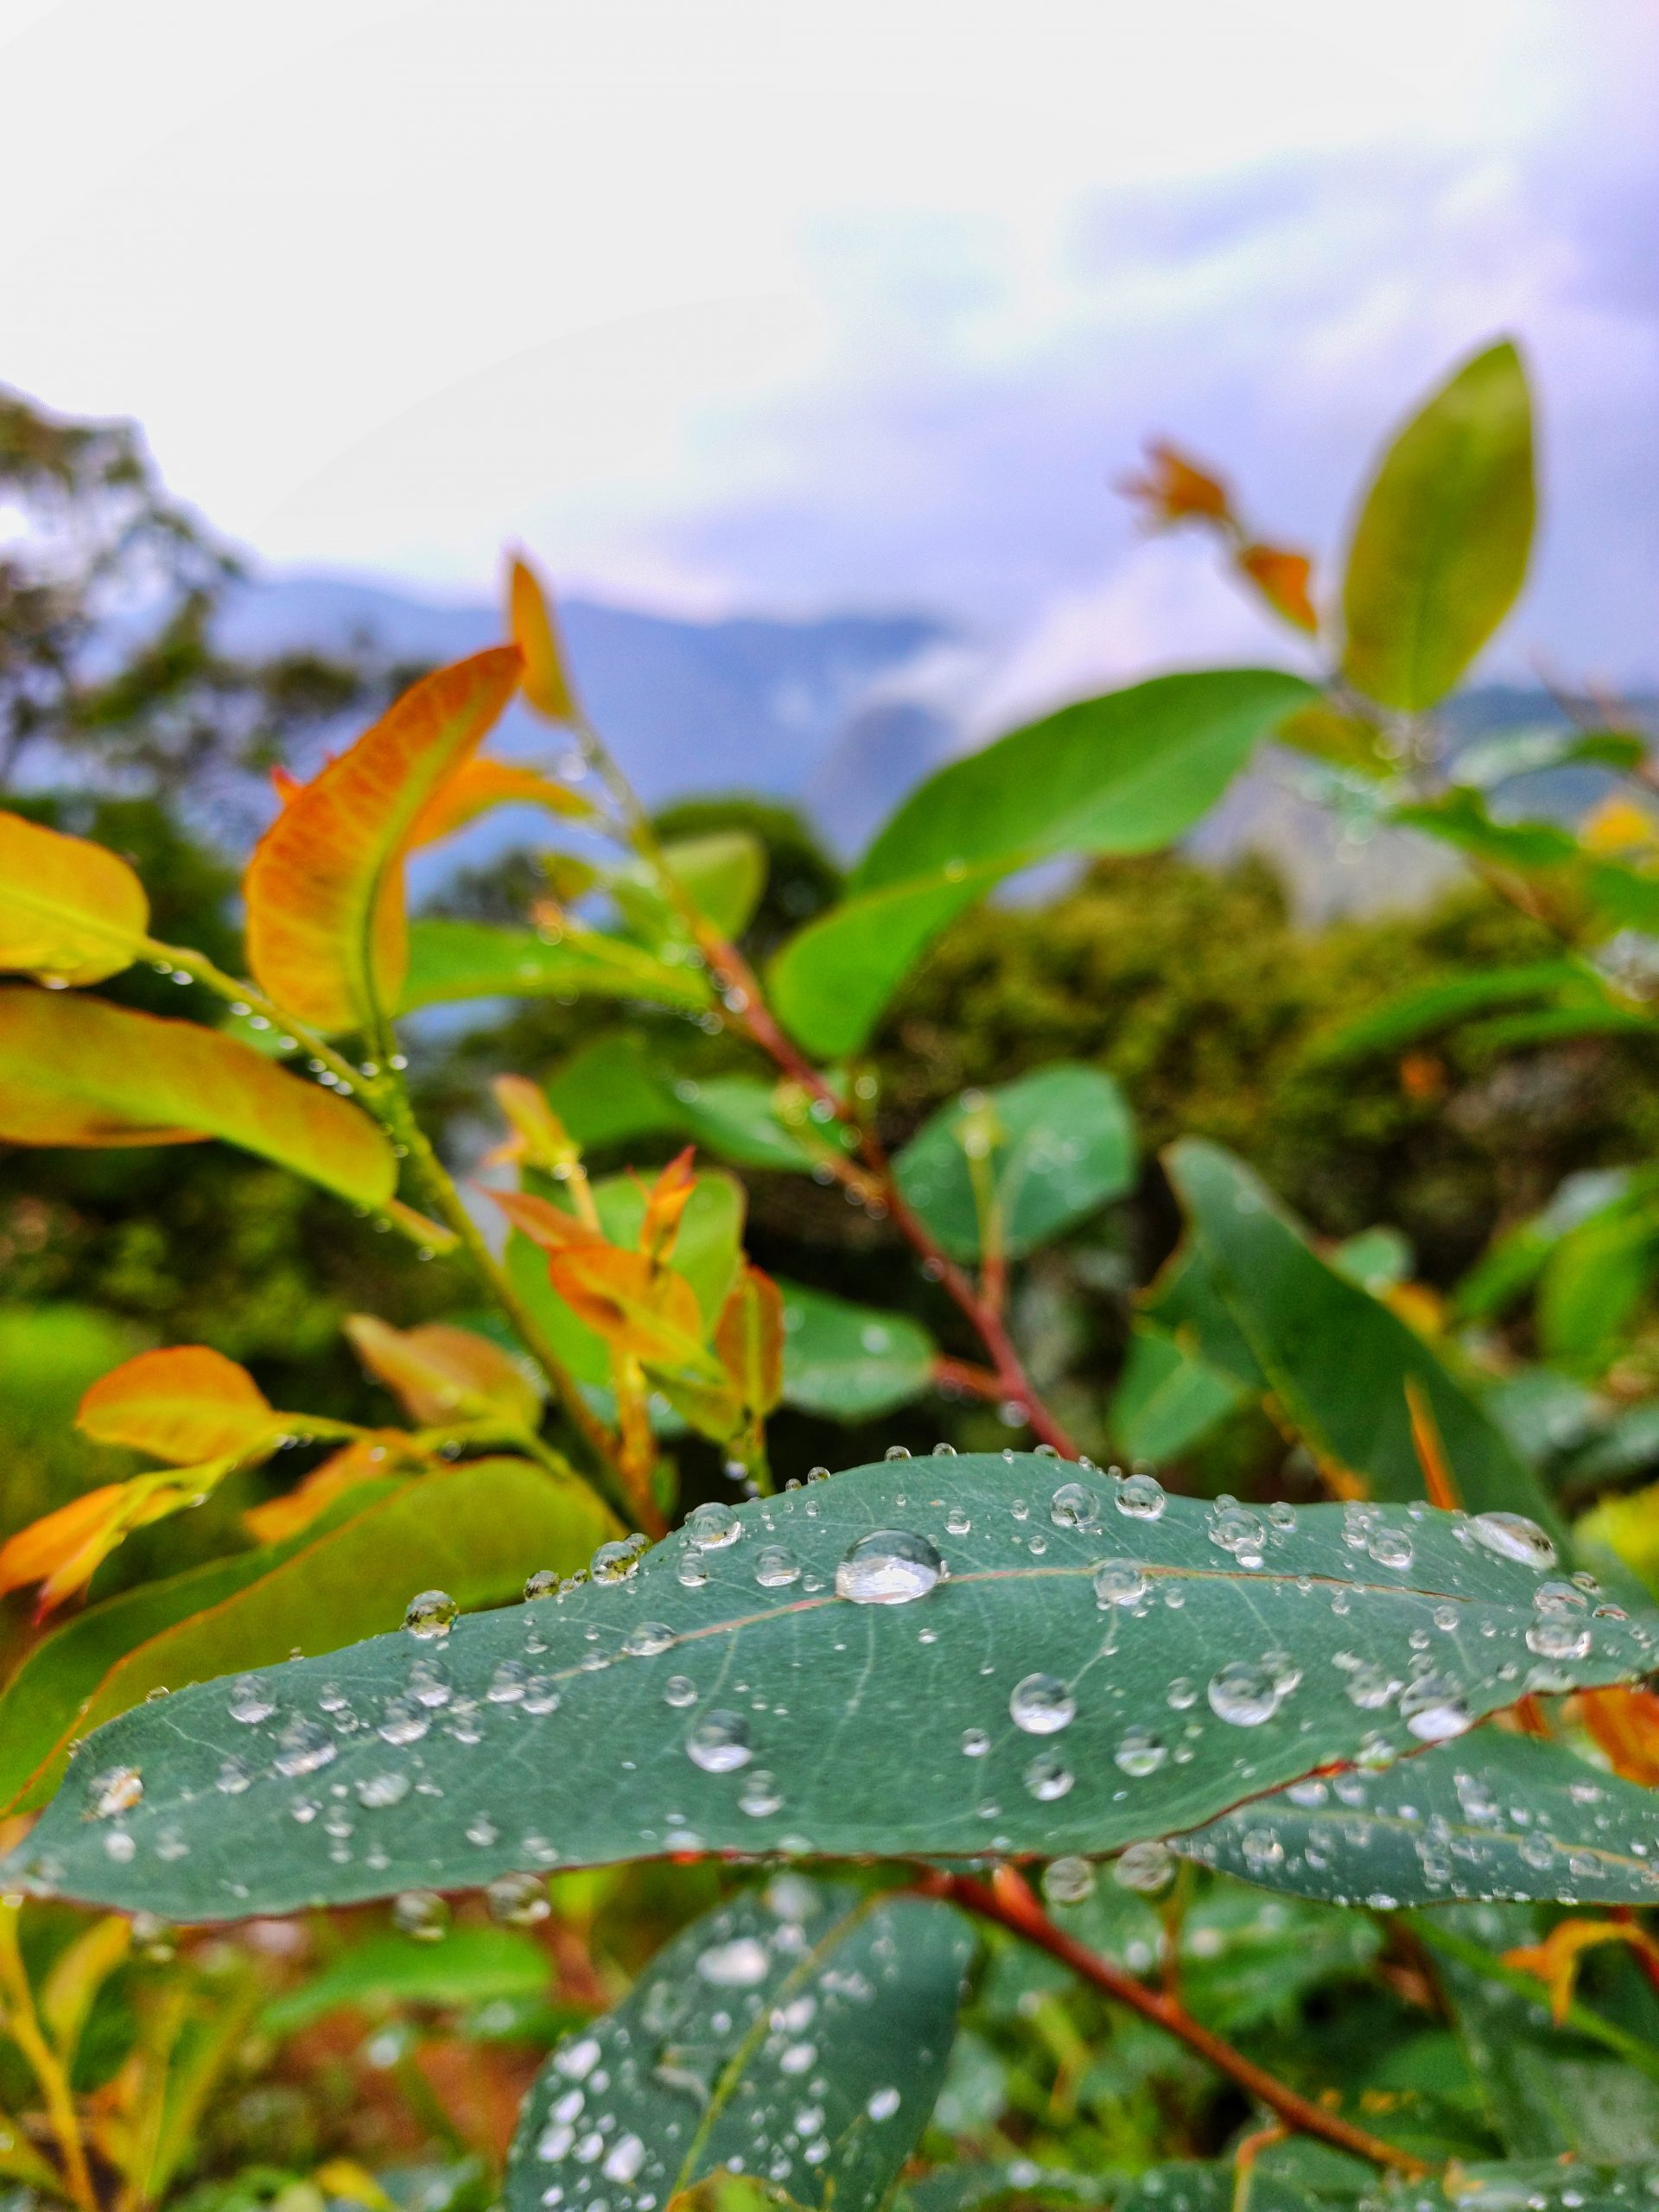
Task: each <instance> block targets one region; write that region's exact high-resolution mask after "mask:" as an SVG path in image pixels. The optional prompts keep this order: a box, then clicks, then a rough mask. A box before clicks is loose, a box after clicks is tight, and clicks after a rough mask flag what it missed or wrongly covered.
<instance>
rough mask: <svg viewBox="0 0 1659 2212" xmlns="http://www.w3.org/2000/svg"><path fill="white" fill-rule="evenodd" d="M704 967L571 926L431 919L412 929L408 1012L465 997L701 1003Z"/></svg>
mask: <svg viewBox="0 0 1659 2212" xmlns="http://www.w3.org/2000/svg"><path fill="white" fill-rule="evenodd" d="M490 998H507V999H526V998H612V999H639V1000H643V1001H645V1002H646V1003H648V1004H651V1005H654V1006H671V1007H688V1008H692V1009H696V1008H697V1007H704V1006H707V1005H708V1003H709V984H708V981H707V979H706V977H705V976H703V974H702V970H701V969H696V968H691V967H685V966H678V967H677V966H674V965H672V964H671V963H669V962H667V961H665V960H659V959H658V958H657V957H656V956H655V955H654V954H653V953H650V952H647V951H645V950H644V949H643V947H641V946H639V945H637V944H629V943H628V942H627V941H626V938H615V937H605V936H602V935H601V933H600V932H599V931H597V930H575V929H573V930H570V931H567V932H566V934H565V935H564V936H563V937H561V938H556V939H552V940H550V939H549V938H545V937H541V936H538V935H537V932H536V931H534V930H515V929H506V928H504V927H502V926H501V925H499V923H495V922H467V921H447V920H428V921H419V922H412V923H411V924H410V931H409V972H408V974H407V976H405V977H404V988H403V991H402V995H401V996H400V998H399V1001H398V1011H399V1013H400V1014H412V1013H414V1012H416V1010H417V1009H418V1008H419V1007H424V1006H447V1005H450V1004H452V1003H454V1001H457V1000H461V999H490Z"/></svg>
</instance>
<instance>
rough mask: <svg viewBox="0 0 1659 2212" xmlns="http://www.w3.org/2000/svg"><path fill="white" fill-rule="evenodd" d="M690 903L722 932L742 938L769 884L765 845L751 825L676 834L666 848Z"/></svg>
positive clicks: (665, 854)
mask: <svg viewBox="0 0 1659 2212" xmlns="http://www.w3.org/2000/svg"><path fill="white" fill-rule="evenodd" d="M663 858H664V860H665V861H667V862H668V864H669V866H670V868H672V869H673V871H674V873H675V874H676V875H677V876H678V878H679V879H680V881H681V882H682V883H683V885H684V887H685V888H686V890H687V891H688V892H689V893H690V896H691V901H692V904H693V905H694V906H696V909H697V911H698V912H699V913H701V914H702V917H703V918H704V920H705V921H707V922H709V923H712V924H713V925H714V927H715V929H716V930H717V931H719V933H720V934H721V937H724V938H735V937H741V935H742V934H743V931H745V930H746V929H747V927H748V925H749V918H750V917H751V915H752V914H753V912H754V910H755V908H756V907H757V906H759V905H760V894H761V893H762V892H763V891H764V890H765V889H766V847H765V846H764V845H763V844H762V843H761V842H760V839H759V838H758V837H756V836H752V835H751V833H750V832H749V831H748V830H747V829H718V830H715V831H713V832H711V833H710V834H709V836H706V837H678V838H676V839H674V840H673V841H672V842H671V843H669V844H666V845H664V848H663Z"/></svg>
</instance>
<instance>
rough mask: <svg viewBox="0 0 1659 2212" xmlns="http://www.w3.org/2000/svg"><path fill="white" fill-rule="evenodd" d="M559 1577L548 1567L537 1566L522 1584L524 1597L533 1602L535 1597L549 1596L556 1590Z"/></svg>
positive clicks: (554, 1593)
mask: <svg viewBox="0 0 1659 2212" xmlns="http://www.w3.org/2000/svg"><path fill="white" fill-rule="evenodd" d="M558 1586H559V1578H558V1574H557V1573H556V1570H555V1569H554V1568H552V1567H537V1570H536V1572H535V1573H534V1574H532V1575H531V1577H530V1579H529V1580H528V1581H526V1583H525V1584H524V1597H525V1599H526V1600H527V1601H531V1602H533V1601H534V1600H535V1599H537V1598H551V1597H553V1596H554V1595H556V1592H557V1590H558Z"/></svg>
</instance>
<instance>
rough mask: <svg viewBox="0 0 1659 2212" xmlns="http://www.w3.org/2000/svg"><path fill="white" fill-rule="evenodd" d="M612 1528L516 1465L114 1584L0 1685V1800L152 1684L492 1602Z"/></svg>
mask: <svg viewBox="0 0 1659 2212" xmlns="http://www.w3.org/2000/svg"><path fill="white" fill-rule="evenodd" d="M614 1534H615V1528H614V1525H613V1522H612V1521H611V1519H610V1516H609V1515H608V1514H607V1512H606V1510H605V1509H604V1507H603V1506H601V1504H600V1503H599V1502H598V1500H597V1499H596V1498H595V1497H593V1495H592V1494H591V1493H590V1492H589V1491H586V1490H584V1489H582V1488H580V1487H579V1486H577V1485H576V1484H573V1483H559V1482H555V1481H553V1480H552V1479H550V1478H549V1477H548V1476H547V1475H545V1474H543V1472H542V1471H541V1470H540V1468H538V1467H535V1466H532V1465H531V1463H530V1462H529V1461H528V1460H527V1459H474V1460H469V1461H467V1462H466V1463H465V1464H464V1465H460V1466H457V1467H453V1468H446V1469H444V1470H443V1471H441V1472H439V1473H436V1474H431V1475H423V1476H421V1477H419V1478H416V1479H414V1480H412V1481H410V1482H405V1483H396V1484H394V1483H390V1482H387V1481H385V1480H384V1479H377V1480H375V1481H372V1482H370V1483H366V1484H361V1485H359V1487H358V1488H356V1489H355V1490H353V1491H350V1492H349V1493H348V1494H347V1495H346V1497H345V1498H343V1499H342V1500H341V1501H340V1504H339V1506H338V1507H337V1508H336V1509H335V1510H334V1511H333V1512H332V1513H330V1514H328V1515H327V1516H323V1517H322V1518H321V1519H319V1520H318V1521H316V1522H314V1523H313V1524H312V1526H311V1527H310V1528H309V1529H306V1530H305V1531H303V1533H302V1534H301V1535H296V1536H295V1537H293V1538H291V1539H289V1541H287V1542H285V1543H282V1544H273V1545H268V1546H266V1547H264V1548H263V1549H261V1550H258V1551H251V1552H244V1553H240V1554H238V1555H236V1556H235V1557H233V1558H231V1559H226V1560H213V1561H212V1562H210V1564H209V1565H207V1566H206V1567H197V1568H194V1569H193V1570H191V1571H190V1572H188V1573H184V1574H180V1575H175V1576H173V1577H171V1578H170V1579H169V1580H167V1581H164V1582H156V1583H147V1584H144V1585H143V1586H140V1587H139V1588H137V1589H136V1590H130V1591H127V1592H123V1593H122V1594H121V1595H120V1596H118V1597H115V1598H111V1599H107V1600H106V1601H105V1603H104V1604H103V1605H93V1606H92V1607H90V1608H89V1609H88V1610H87V1611H86V1612H84V1613H80V1614H78V1615H76V1616H75V1617H74V1618H73V1619H71V1620H69V1621H67V1622H66V1623H65V1624H64V1625H63V1626H62V1627H61V1628H60V1629H57V1630H54V1633H53V1634H52V1635H50V1636H48V1637H44V1638H42V1640H41V1642H40V1643H37V1644H36V1645H35V1648H34V1649H33V1650H31V1651H30V1652H29V1656H27V1658H26V1659H25V1660H24V1661H23V1662H22V1665H21V1666H20V1667H19V1668H18V1669H17V1671H16V1674H14V1675H12V1677H11V1679H10V1681H9V1682H8V1683H7V1684H6V1687H5V1689H4V1692H3V1694H0V1809H4V1810H6V1811H16V1810H28V1809H31V1808H34V1807H35V1806H36V1805H40V1804H43V1803H44V1802H45V1801H46V1798H47V1796H48V1795H49V1793H50V1791H51V1790H52V1789H53V1788H54V1785H55V1784H56V1783H57V1781H58V1780H59V1778H60V1776H61V1774H62V1771H63V1766H64V1762H65V1759H66V1758H67V1754H68V1745H69V1744H70V1742H71V1741H72V1740H73V1738H76V1737H79V1736H81V1735H83V1734H85V1732H86V1730H87V1729H88V1728H89V1727H92V1726H97V1725H98V1724H99V1722H101V1721H105V1720H107V1719H111V1717H112V1716H113V1715H115V1714H117V1713H125V1712H127V1711H128V1710H129V1709H130V1707H133V1706H135V1705H138V1704H141V1703H142V1702H143V1700H144V1699H145V1698H146V1697H148V1696H149V1693H150V1692H151V1691H152V1690H157V1689H163V1688H176V1687H177V1686H178V1685H179V1684H181V1683H183V1682H188V1681H202V1680H205V1679H206V1678H207V1677H208V1676H210V1675H229V1674H236V1673H239V1672H242V1671H244V1670H245V1669H251V1668H256V1667H267V1666H270V1665H273V1664H274V1663H276V1662H278V1661H281V1660H285V1659H286V1658H287V1657H288V1656H289V1653H290V1652H292V1651H294V1650H296V1649H297V1650H301V1651H311V1652H327V1651H333V1650H335V1649H338V1648H339V1647H340V1645H341V1644H344V1643H350V1642H352V1641H353V1639H354V1638H356V1637H364V1636H372V1635H374V1634H376V1633H377V1632H378V1631H379V1630H385V1629H388V1628H391V1627H393V1626H395V1625H396V1624H397V1621H398V1620H399V1619H400V1618H402V1614H403V1610H404V1605H405V1604H406V1603H407V1602H408V1600H409V1599H410V1597H411V1596H412V1595H413V1594H414V1592H416V1591H417V1590H421V1589H426V1588H429V1587H431V1586H433V1585H435V1584H441V1585H442V1586H443V1587H444V1588H445V1589H447V1590H448V1591H449V1592H451V1594H452V1595H453V1596H454V1598H455V1599H457V1601H458V1602H459V1603H461V1604H462V1605H499V1603H501V1602H502V1600H504V1599H507V1598H511V1597H513V1596H516V1595H517V1594H518V1591H519V1590H520V1589H521V1587H522V1586H523V1584H524V1577H525V1575H526V1573H529V1572H530V1571H531V1568H532V1567H555V1568H556V1569H558V1570H559V1572H561V1573H573V1572H574V1571H575V1568H576V1567H580V1566H582V1565H583V1564H584V1563H585V1562H586V1560H587V1558H588V1554H589V1553H590V1552H591V1551H592V1550H593V1548H594V1545H595V1544H596V1543H600V1542H602V1541H605V1540H606V1539H607V1538H608V1537H609V1536H612V1535H614ZM526 1560H528V1561H529V1565H528V1566H527V1565H526Z"/></svg>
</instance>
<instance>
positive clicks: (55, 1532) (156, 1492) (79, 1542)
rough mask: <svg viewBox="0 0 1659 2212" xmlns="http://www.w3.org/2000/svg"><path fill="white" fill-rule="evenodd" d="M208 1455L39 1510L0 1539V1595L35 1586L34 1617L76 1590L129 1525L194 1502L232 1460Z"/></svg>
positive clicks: (141, 1524)
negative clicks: (179, 1470)
mask: <svg viewBox="0 0 1659 2212" xmlns="http://www.w3.org/2000/svg"><path fill="white" fill-rule="evenodd" d="M235 1464H236V1462H235V1460H234V1459H216V1460H210V1461H208V1462H207V1465H203V1466H199V1467H191V1468H188V1469H187V1470H186V1471H185V1473H184V1474H183V1475H179V1474H175V1473H171V1472H169V1473H167V1474H154V1475H135V1476H134V1477H133V1478H132V1479H131V1480H130V1482H124V1483H105V1484H103V1485H102V1486H101V1487H100V1488H99V1489H98V1490H90V1491H86V1494H85V1496H84V1497H76V1498H72V1499H71V1500H70V1502H69V1503H68V1504H67V1505H60V1506H59V1507H58V1509H57V1510H56V1511H55V1512H54V1513H48V1514H44V1515H42V1516H41V1519H40V1520H38V1521H34V1522H30V1523H29V1527H28V1528H27V1529H19V1530H18V1531H17V1534H16V1535H15V1536H13V1537H11V1538H10V1540H9V1541H7V1542H6V1543H5V1544H3V1545H0V1597H4V1596H6V1595H7V1594H8V1593H9V1592H11V1591H13V1590H21V1589H22V1588H24V1587H25V1586H26V1585H28V1584H29V1583H31V1582H38V1583H39V1584H40V1586H41V1587H40V1592H39V1597H38V1600H37V1603H36V1606H35V1612H36V1617H37V1618H38V1617H39V1616H41V1615H42V1614H45V1613H49V1612H50V1611H53V1609H54V1607H55V1606H58V1605H61V1604H62V1603H63V1601H64V1599H66V1598H72V1597H73V1596H74V1595H75V1593H76V1592H78V1591H80V1590H84V1589H85V1588H86V1585H87V1584H88V1583H89V1582H90V1581H91V1580H92V1577H93V1575H94V1574H95V1573H97V1572H98V1569H99V1567H100V1566H101V1565H102V1564H103V1562H104V1561H105V1560H106V1559H107V1558H108V1557H109V1555H110V1554H111V1552H112V1551H113V1550H114V1549H115V1548H116V1546H117V1545H118V1544H119V1543H121V1542H122V1541H124V1539H125V1538H126V1537H127V1536H129V1535H130V1534H131V1533H132V1531H133V1530H134V1529H143V1528H146V1527H148V1526H149V1523H150V1522H152V1521H160V1520H162V1519H164V1518H165V1516H167V1515H168V1514H169V1513H177V1512H179V1511H180V1510H181V1509H182V1508H183V1507H185V1506H188V1505H194V1504H195V1503H198V1501H199V1500H200V1498H202V1497H205V1496H206V1494H207V1491H210V1490H212V1489H213V1487H214V1486H215V1484H218V1483H219V1482H220V1481H221V1480H222V1479H223V1478H224V1477H225V1476H226V1475H227V1474H228V1473H229V1472H230V1471H231V1469H232V1467H233V1466H234V1465H235Z"/></svg>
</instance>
